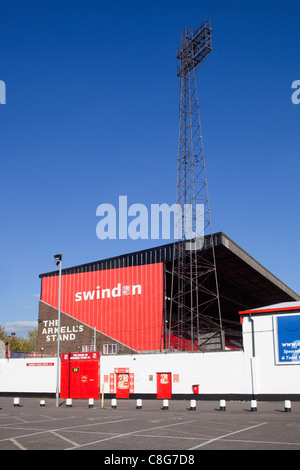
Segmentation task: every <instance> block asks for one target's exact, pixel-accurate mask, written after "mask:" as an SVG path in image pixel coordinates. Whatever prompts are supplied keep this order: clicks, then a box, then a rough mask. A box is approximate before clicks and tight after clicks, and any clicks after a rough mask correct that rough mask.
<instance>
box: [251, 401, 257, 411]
mask: <svg viewBox="0 0 300 470" xmlns="http://www.w3.org/2000/svg"><path fill="white" fill-rule="evenodd" d="M251 411H257V401H256V400H251Z"/></svg>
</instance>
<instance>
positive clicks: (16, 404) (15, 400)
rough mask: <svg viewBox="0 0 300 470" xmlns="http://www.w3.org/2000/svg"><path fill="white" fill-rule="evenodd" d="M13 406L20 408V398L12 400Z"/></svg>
mask: <svg viewBox="0 0 300 470" xmlns="http://www.w3.org/2000/svg"><path fill="white" fill-rule="evenodd" d="M14 406H20V398H14Z"/></svg>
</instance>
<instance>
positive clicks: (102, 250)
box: [0, 0, 300, 328]
mask: <svg viewBox="0 0 300 470" xmlns="http://www.w3.org/2000/svg"><path fill="white" fill-rule="evenodd" d="M208 17H210V18H211V21H212V27H213V52H212V53H211V54H210V56H209V57H208V59H207V61H206V62H205V64H204V66H203V67H202V68H201V69H200V72H199V73H198V95H199V104H200V111H201V122H202V131H203V140H204V149H205V155H206V165H207V174H208V187H209V195H210V203H211V211H212V226H213V231H215V232H217V231H223V232H225V233H226V234H227V235H228V236H229V237H231V238H232V239H233V240H234V241H235V242H236V243H238V244H239V245H240V246H241V247H242V248H243V249H245V250H246V251H247V252H248V253H250V254H251V255H252V256H253V257H254V258H256V259H257V260H258V261H259V262H260V263H261V264H263V265H264V266H265V267H266V268H267V269H269V270H270V271H271V272H272V273H273V274H275V275H276V276H277V277H279V278H280V279H281V280H282V281H283V282H285V283H286V284H288V285H289V286H290V287H291V288H292V289H293V290H295V291H296V292H298V293H300V273H299V265H300V248H299V243H298V233H299V231H300V222H299V215H298V212H299V209H298V205H299V170H300V164H299V156H300V132H299V124H300V105H295V104H293V103H292V101H291V96H292V92H293V90H292V88H291V86H292V82H293V81H294V80H300V66H299V63H300V62H299V52H300V28H299V24H300V4H299V1H293V0H292V1H291V0H287V1H276V2H273V1H264V0H262V1H259V2H258V1H255V0H254V1H248V0H246V1H234V0H229V1H226V2H224V1H213V0H212V1H202V0H197V1H196V0H185V1H184V2H183V1H178V0H172V1H170V0H160V1H157V0H152V1H149V0H139V1H137V0H127V1H125V0H116V1H112V0H59V1H57V0H52V1H50V0H27V1H26V2H25V1H24V0H0V31H1V36H0V57H1V62H0V80H3V81H4V82H5V84H6V104H5V105H0V156H1V185H0V192H1V201H2V204H1V212H0V214H1V235H0V240H1V247H2V253H1V261H2V269H1V274H0V276H1V279H0V281H1V282H0V285H1V291H0V324H2V325H3V324H6V323H8V322H16V323H14V325H15V326H16V327H17V326H18V325H19V323H20V322H28V321H29V322H35V321H36V320H37V317H38V298H39V292H40V280H39V277H38V275H39V274H40V273H43V272H48V271H52V270H54V268H55V265H54V264H53V254H55V253H57V252H60V251H61V252H62V253H63V267H67V266H73V265H77V264H82V263H86V262H89V261H94V260H97V259H103V258H107V257H110V256H116V255H118V254H121V253H127V252H131V251H136V250H140V249H143V248H147V247H149V246H154V245H157V244H159V243H160V241H157V240H137V241H133V240H130V239H128V240H106V241H101V240H99V239H98V238H97V236H96V225H97V222H98V218H97V217H96V208H97V206H98V205H99V204H102V203H111V204H117V202H118V197H119V195H127V197H128V203H129V204H133V203H143V204H145V205H148V206H149V205H150V204H151V203H163V202H165V203H168V204H172V203H174V202H175V198H176V172H177V161H176V160H177V144H178V121H179V109H178V106H179V96H178V91H179V79H178V78H177V76H176V66H177V64H176V49H177V47H178V43H179V38H180V35H181V31H182V30H183V28H184V27H185V26H188V27H191V28H196V27H197V26H198V25H199V24H200V23H201V22H202V20H203V19H206V18H208ZM167 242H168V241H167V240H162V243H167ZM12 327H13V326H12V324H10V325H9V328H12ZM24 327H25V325H24ZM26 328H28V324H27V323H26Z"/></svg>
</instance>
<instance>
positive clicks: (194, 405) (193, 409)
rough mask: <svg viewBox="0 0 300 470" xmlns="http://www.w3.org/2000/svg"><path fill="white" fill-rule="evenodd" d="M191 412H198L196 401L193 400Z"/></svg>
mask: <svg viewBox="0 0 300 470" xmlns="http://www.w3.org/2000/svg"><path fill="white" fill-rule="evenodd" d="M190 410H191V411H196V400H191V401H190Z"/></svg>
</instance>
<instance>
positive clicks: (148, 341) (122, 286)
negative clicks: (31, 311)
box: [41, 263, 163, 350]
mask: <svg viewBox="0 0 300 470" xmlns="http://www.w3.org/2000/svg"><path fill="white" fill-rule="evenodd" d="M61 292H62V298H61V310H62V311H63V312H64V313H67V314H69V315H71V316H72V317H74V318H76V319H78V320H79V321H82V322H84V323H86V324H87V325H89V326H91V327H92V328H94V327H96V329H97V330H98V331H102V332H103V333H104V334H107V335H108V336H111V337H112V338H115V339H116V340H117V341H120V342H121V343H124V344H126V345H128V346H130V347H132V348H134V349H136V350H159V349H161V348H162V347H163V343H162V340H163V264H162V263H157V264H150V265H143V266H133V267H128V268H119V269H111V270H105V271H92V272H86V273H78V274H65V275H63V276H62V291H61ZM41 300H42V301H44V302H46V303H47V304H49V305H52V306H53V307H55V308H57V306H58V305H57V304H58V276H50V277H43V278H42V297H41Z"/></svg>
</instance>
